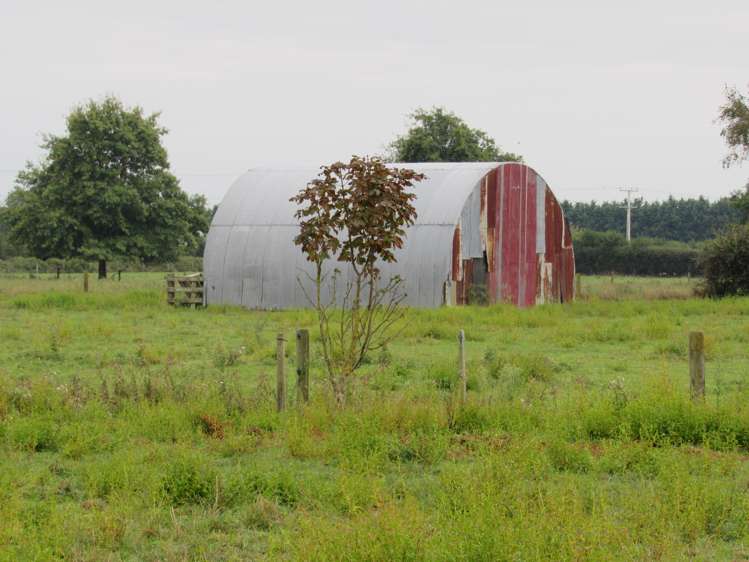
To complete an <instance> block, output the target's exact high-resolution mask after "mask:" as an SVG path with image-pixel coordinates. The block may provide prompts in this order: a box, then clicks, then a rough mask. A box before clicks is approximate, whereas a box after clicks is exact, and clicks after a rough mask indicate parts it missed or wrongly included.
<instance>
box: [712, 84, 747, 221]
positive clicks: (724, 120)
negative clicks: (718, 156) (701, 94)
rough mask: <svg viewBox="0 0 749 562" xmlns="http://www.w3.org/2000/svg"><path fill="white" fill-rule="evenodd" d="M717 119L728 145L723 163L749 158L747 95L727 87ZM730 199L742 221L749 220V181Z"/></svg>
mask: <svg viewBox="0 0 749 562" xmlns="http://www.w3.org/2000/svg"><path fill="white" fill-rule="evenodd" d="M718 121H720V123H721V124H722V125H723V128H722V129H721V131H720V135H721V136H722V137H723V138H724V139H725V141H726V144H727V145H728V154H727V155H726V157H725V159H724V160H723V163H724V164H725V165H726V166H731V165H733V164H736V163H740V162H742V161H743V160H746V159H749V97H748V96H744V95H742V94H741V93H739V91H738V90H737V89H736V88H727V89H726V102H725V103H724V104H723V105H722V106H721V107H720V112H719V114H718ZM731 201H732V202H733V204H734V206H735V207H736V208H737V209H738V210H739V212H740V213H741V218H742V220H743V222H749V182H747V184H746V186H745V187H744V189H743V190H738V191H736V192H735V193H734V194H733V195H732V197H731Z"/></svg>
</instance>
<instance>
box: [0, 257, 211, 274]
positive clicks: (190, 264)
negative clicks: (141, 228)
mask: <svg viewBox="0 0 749 562" xmlns="http://www.w3.org/2000/svg"><path fill="white" fill-rule="evenodd" d="M96 267H97V263H96V262H92V261H87V260H85V259H82V258H71V259H69V260H61V259H55V258H51V259H48V260H40V259H37V258H30V257H21V256H15V257H12V258H6V259H0V274H2V273H57V271H58V270H59V271H60V273H83V272H85V271H88V272H89V273H93V272H94V271H96ZM110 271H111V272H112V273H117V271H123V272H133V271H191V272H192V271H203V258H201V257H196V256H180V257H178V258H177V259H176V260H175V261H173V262H168V263H149V264H144V263H142V262H139V261H134V260H129V261H123V260H120V261H118V260H113V261H112V262H111V264H110Z"/></svg>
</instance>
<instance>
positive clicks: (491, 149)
mask: <svg viewBox="0 0 749 562" xmlns="http://www.w3.org/2000/svg"><path fill="white" fill-rule="evenodd" d="M411 120H412V124H411V128H410V129H409V130H408V132H407V133H406V134H405V135H403V136H401V137H398V138H397V139H395V140H394V141H393V142H392V143H391V145H390V150H391V158H392V159H393V160H395V161H397V162H519V161H521V160H522V156H519V155H517V154H512V153H511V152H503V151H502V150H501V149H500V148H499V147H498V146H497V144H496V143H495V142H494V139H492V138H491V137H490V136H489V135H487V134H486V133H485V132H484V131H481V130H479V129H472V128H471V127H469V126H468V125H467V124H466V123H465V122H464V121H463V120H462V119H461V118H460V117H458V116H457V115H455V114H454V113H452V112H450V111H446V110H445V109H443V108H441V107H436V108H433V109H431V110H425V109H417V110H416V111H415V112H414V113H413V114H411Z"/></svg>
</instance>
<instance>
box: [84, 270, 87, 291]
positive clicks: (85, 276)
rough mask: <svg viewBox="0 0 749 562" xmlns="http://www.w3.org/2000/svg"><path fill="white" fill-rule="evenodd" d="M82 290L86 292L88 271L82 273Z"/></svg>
mask: <svg viewBox="0 0 749 562" xmlns="http://www.w3.org/2000/svg"><path fill="white" fill-rule="evenodd" d="M83 292H84V293H88V271H85V272H84V273H83Z"/></svg>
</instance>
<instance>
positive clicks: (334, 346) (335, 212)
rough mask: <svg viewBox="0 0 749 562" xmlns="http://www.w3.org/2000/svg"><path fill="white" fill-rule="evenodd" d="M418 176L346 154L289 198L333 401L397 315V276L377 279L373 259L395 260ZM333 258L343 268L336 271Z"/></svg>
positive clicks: (342, 396)
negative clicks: (308, 266)
mask: <svg viewBox="0 0 749 562" xmlns="http://www.w3.org/2000/svg"><path fill="white" fill-rule="evenodd" d="M422 179H424V176H423V174H418V173H416V172H414V171H413V170H409V169H398V168H391V167H388V166H386V165H385V163H384V162H383V161H382V160H381V159H379V158H374V157H373V158H370V157H359V156H353V157H352V158H351V161H350V162H348V163H343V162H336V163H334V164H331V165H330V166H323V167H322V168H321V172H320V174H319V175H318V177H317V178H315V179H313V180H312V181H311V182H310V183H309V184H308V185H307V186H306V187H305V188H303V189H302V190H301V191H300V192H299V193H298V194H297V195H296V196H295V197H292V198H291V201H292V202H294V203H297V204H298V205H299V207H300V208H299V210H298V211H297V212H296V218H298V219H299V229H300V230H299V235H298V236H297V237H296V238H295V239H294V242H295V243H296V244H297V245H298V246H300V247H301V249H302V252H304V254H305V255H306V257H307V260H309V261H310V262H312V263H313V264H314V266H315V272H314V275H310V277H311V279H312V281H313V282H314V294H309V291H307V290H306V289H305V285H304V283H302V280H301V279H298V281H299V284H300V286H301V287H302V289H303V290H304V292H305V294H306V295H307V298H308V300H309V301H310V303H311V304H312V305H313V306H314V308H315V310H316V311H317V316H318V323H319V329H320V342H321V345H322V355H323V360H324V362H325V367H326V370H327V374H328V379H329V380H330V383H331V385H332V388H333V393H334V395H335V398H336V402H337V403H338V404H339V405H343V404H344V403H345V401H346V396H347V395H348V393H349V381H350V379H351V376H352V375H353V374H354V372H355V371H356V370H357V369H358V368H359V366H360V365H361V364H362V361H363V360H364V358H365V357H366V355H367V353H368V352H370V351H373V350H376V349H379V348H382V347H383V346H385V345H386V344H387V343H388V341H390V340H391V339H392V337H393V336H394V331H393V329H392V328H393V326H394V324H395V323H396V322H397V321H398V320H399V319H400V318H401V317H402V315H403V312H404V309H403V307H402V306H401V304H402V302H403V299H404V298H405V296H406V295H405V293H403V291H402V280H401V279H400V278H399V277H392V278H390V279H382V278H381V271H380V268H379V266H378V264H381V263H382V262H388V263H389V262H394V261H395V250H396V249H397V248H401V247H402V246H403V239H404V236H405V229H406V228H407V227H408V226H410V225H412V224H413V223H414V220H415V219H416V209H414V207H413V205H412V201H413V199H414V197H415V195H414V194H413V193H410V192H409V188H410V187H411V186H412V185H413V184H414V183H415V182H418V181H421V180H422ZM330 262H339V264H340V265H341V266H342V267H344V268H345V269H346V270H347V271H348V272H349V275H347V276H345V277H344V276H343V275H342V274H341V269H339V267H335V266H334V267H332V269H331V267H330Z"/></svg>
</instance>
